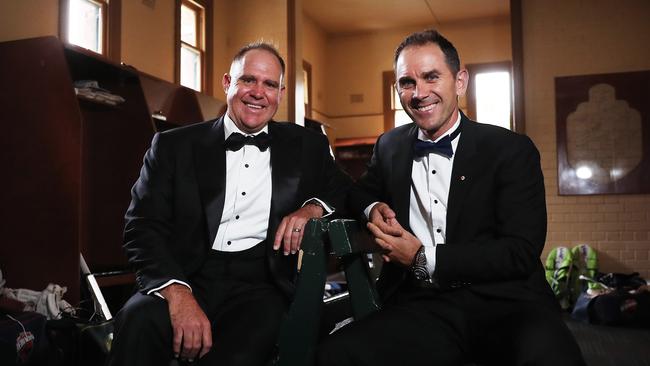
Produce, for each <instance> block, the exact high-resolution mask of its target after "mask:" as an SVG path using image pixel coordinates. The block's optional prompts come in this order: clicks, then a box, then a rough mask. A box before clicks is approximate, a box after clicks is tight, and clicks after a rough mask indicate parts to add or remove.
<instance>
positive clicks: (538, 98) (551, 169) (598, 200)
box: [523, 0, 650, 279]
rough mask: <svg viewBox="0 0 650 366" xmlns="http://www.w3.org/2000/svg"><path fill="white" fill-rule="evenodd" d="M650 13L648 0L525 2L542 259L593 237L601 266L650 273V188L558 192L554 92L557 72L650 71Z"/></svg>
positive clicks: (528, 108) (647, 123)
mask: <svg viewBox="0 0 650 366" xmlns="http://www.w3.org/2000/svg"><path fill="white" fill-rule="evenodd" d="M648 14H650V2H648V1H645V0H623V1H620V2H616V3H614V2H611V1H606V0H592V1H579V0H564V1H562V0H526V1H523V33H524V83H525V93H526V97H525V102H526V133H527V134H528V135H529V136H530V137H531V138H532V139H533V140H534V141H535V143H536V145H537V147H538V148H539V150H540V152H541V155H542V169H543V171H544V177H545V184H546V199H547V205H548V218H549V226H548V236H547V243H546V248H545V250H544V253H543V258H546V255H547V253H548V251H549V250H550V249H551V248H553V247H556V246H569V247H570V246H573V245H576V244H582V243H587V244H589V245H591V246H592V247H593V248H594V249H596V250H597V251H598V254H599V259H600V270H601V271H604V272H613V271H615V272H634V271H636V272H639V273H641V275H642V276H644V277H645V278H646V279H650V195H596V196H560V195H558V184H557V151H556V139H555V136H556V135H555V133H556V131H555V91H554V78H555V77H558V76H570V75H585V74H599V73H613V72H624V71H637V70H650V47H648V46H647V45H648V44H650V23H649V22H648V21H647V16H648ZM643 123H644V127H645V128H649V126H650V121H647V120H646V121H643Z"/></svg>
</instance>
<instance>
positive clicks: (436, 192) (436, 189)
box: [409, 114, 460, 276]
mask: <svg viewBox="0 0 650 366" xmlns="http://www.w3.org/2000/svg"><path fill="white" fill-rule="evenodd" d="M459 126H460V114H458V119H457V120H456V123H455V124H454V125H453V126H452V127H451V128H450V129H449V131H447V133H446V134H445V135H443V136H440V137H439V138H437V139H436V140H435V141H434V142H438V141H439V140H440V139H442V138H443V137H444V136H446V135H450V134H451V133H453V132H454V131H456V129H457V128H458V127H459ZM459 136H460V135H458V136H456V138H455V139H454V140H453V141H452V142H451V147H452V149H453V150H454V152H455V151H456V148H457V147H458V140H459V139H460V138H459ZM418 139H419V140H422V141H431V140H430V139H429V138H428V137H426V135H425V134H424V133H423V132H422V130H419V131H418ZM455 155H456V154H455V153H454V155H452V156H451V158H447V157H446V156H443V155H439V154H436V153H429V154H428V155H425V156H423V157H417V156H416V157H415V158H414V159H413V167H412V169H411V198H410V204H409V223H410V225H411V230H413V234H414V235H415V236H416V237H417V238H418V239H420V241H421V242H422V245H423V246H424V251H425V254H426V256H427V268H428V270H429V275H430V276H433V271H434V270H435V268H436V246H437V245H441V244H444V243H445V237H446V233H447V202H448V200H449V187H450V185H451V170H452V167H453V166H454V156H455Z"/></svg>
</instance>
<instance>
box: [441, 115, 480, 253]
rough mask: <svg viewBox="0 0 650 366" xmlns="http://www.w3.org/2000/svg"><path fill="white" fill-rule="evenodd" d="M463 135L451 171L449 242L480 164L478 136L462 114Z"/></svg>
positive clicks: (448, 212) (448, 208) (448, 209)
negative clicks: (476, 158)
mask: <svg viewBox="0 0 650 366" xmlns="http://www.w3.org/2000/svg"><path fill="white" fill-rule="evenodd" d="M460 123H461V124H460V127H459V128H461V133H460V136H459V139H460V140H459V141H458V146H457V148H456V152H455V154H456V156H455V157H454V166H453V168H452V171H451V184H450V187H449V198H448V204H447V241H449V238H450V237H452V235H453V234H454V232H455V231H454V230H455V228H456V223H457V221H458V217H459V216H460V213H461V209H462V207H463V204H464V201H465V198H466V197H467V192H468V191H469V189H470V187H471V186H472V184H473V178H474V177H475V176H476V169H477V168H478V167H479V165H480V164H477V163H476V161H473V160H475V154H476V137H477V136H476V134H475V129H474V128H472V127H473V126H472V125H471V124H472V123H476V122H474V121H470V120H469V119H468V118H467V117H466V116H465V115H464V114H462V113H461V121H460Z"/></svg>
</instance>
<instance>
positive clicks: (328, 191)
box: [315, 135, 352, 216]
mask: <svg viewBox="0 0 650 366" xmlns="http://www.w3.org/2000/svg"><path fill="white" fill-rule="evenodd" d="M318 138H319V141H318V144H319V150H320V153H319V154H320V156H321V161H322V164H321V169H320V172H319V174H318V175H319V182H320V184H319V188H318V191H317V192H316V197H315V198H318V199H320V200H322V201H323V202H325V203H326V204H327V205H328V206H330V207H333V208H334V209H335V210H336V215H337V216H342V215H345V212H346V205H345V204H346V199H347V195H348V191H349V189H350V186H351V185H352V179H351V178H350V176H349V175H347V174H346V173H345V172H343V170H341V168H340V167H339V166H338V165H337V164H336V163H335V162H334V159H333V158H332V154H331V153H330V149H329V143H328V142H327V138H326V137H325V136H323V135H318Z"/></svg>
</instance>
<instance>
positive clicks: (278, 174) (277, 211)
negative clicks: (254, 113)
mask: <svg viewBox="0 0 650 366" xmlns="http://www.w3.org/2000/svg"><path fill="white" fill-rule="evenodd" d="M279 127H280V126H278V123H277V122H269V135H271V181H272V187H273V188H272V193H271V214H270V216H269V239H272V238H273V237H272V235H275V228H277V226H278V225H279V219H280V215H281V214H282V213H285V214H286V213H289V211H291V210H290V208H291V207H292V206H293V205H294V201H295V199H296V197H298V194H297V192H298V187H299V183H300V170H301V169H302V168H303V167H302V166H301V161H302V159H300V156H301V153H302V140H301V139H300V136H297V135H295V136H293V135H289V132H290V131H288V130H287V131H281V130H280V128H279Z"/></svg>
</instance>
